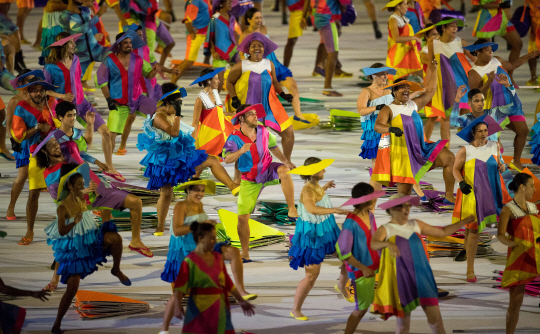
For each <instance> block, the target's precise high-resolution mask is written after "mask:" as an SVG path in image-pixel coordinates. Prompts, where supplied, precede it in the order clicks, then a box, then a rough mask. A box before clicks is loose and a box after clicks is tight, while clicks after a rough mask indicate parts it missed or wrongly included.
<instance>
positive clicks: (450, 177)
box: [433, 134, 526, 203]
mask: <svg viewBox="0 0 540 334" xmlns="http://www.w3.org/2000/svg"><path fill="white" fill-rule="evenodd" d="M525 136H526V134H525ZM454 159H455V156H454V153H452V152H450V151H449V150H448V149H447V148H446V147H445V148H443V149H442V150H441V153H439V156H438V157H437V159H435V163H434V164H433V166H434V167H442V168H443V179H444V184H445V187H446V189H445V191H446V194H445V198H446V199H447V200H448V201H450V202H452V203H455V202H456V199H455V197H454V184H455V183H456V179H455V178H454V174H453V173H452V168H453V167H454Z"/></svg>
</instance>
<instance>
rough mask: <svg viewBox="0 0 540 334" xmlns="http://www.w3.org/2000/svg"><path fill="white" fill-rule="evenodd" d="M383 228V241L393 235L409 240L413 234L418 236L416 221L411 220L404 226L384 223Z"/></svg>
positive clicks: (418, 229)
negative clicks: (384, 236) (384, 234)
mask: <svg viewBox="0 0 540 334" xmlns="http://www.w3.org/2000/svg"><path fill="white" fill-rule="evenodd" d="M383 226H384V228H385V229H386V239H385V241H386V240H388V239H390V238H391V237H393V236H395V235H397V236H398V237H402V238H405V239H409V238H410V236H411V235H412V234H413V233H418V234H420V226H418V222H417V221H416V219H411V220H409V221H407V223H406V224H404V225H398V224H392V223H386V224H384V225H383Z"/></svg>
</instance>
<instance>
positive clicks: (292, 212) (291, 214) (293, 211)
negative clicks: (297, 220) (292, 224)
mask: <svg viewBox="0 0 540 334" xmlns="http://www.w3.org/2000/svg"><path fill="white" fill-rule="evenodd" d="M288 216H289V217H299V215H298V212H297V211H296V208H295V207H292V208H290V209H289V213H288Z"/></svg>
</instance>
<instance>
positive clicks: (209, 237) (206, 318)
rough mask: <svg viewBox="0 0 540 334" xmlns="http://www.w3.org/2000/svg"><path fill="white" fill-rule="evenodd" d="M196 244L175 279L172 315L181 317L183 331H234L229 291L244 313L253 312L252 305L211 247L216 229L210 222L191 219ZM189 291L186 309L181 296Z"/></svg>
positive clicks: (251, 313) (229, 332) (230, 333)
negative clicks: (241, 293) (243, 295)
mask: <svg viewBox="0 0 540 334" xmlns="http://www.w3.org/2000/svg"><path fill="white" fill-rule="evenodd" d="M190 229H191V231H192V232H193V239H194V240H195V243H196V244H197V247H196V248H195V250H194V251H193V252H192V253H191V254H189V255H188V256H187V257H186V259H185V260H184V262H182V266H181V268H180V272H179V273H178V276H177V278H176V280H175V282H174V295H173V297H174V300H173V303H170V304H172V305H171V307H173V308H174V315H175V316H176V317H177V318H180V319H182V318H183V319H184V324H183V328H182V332H184V333H196V334H210V333H212V334H214V333H215V334H218V333H225V334H234V333H235V331H234V328H233V326H232V322H231V311H230V308H229V297H228V293H229V292H230V293H231V294H232V295H233V296H234V297H235V298H236V300H237V301H238V303H239V304H240V306H241V307H242V310H243V311H244V314H245V315H247V316H252V315H253V314H254V313H255V312H254V307H253V305H251V304H250V303H249V302H247V301H245V300H244V298H242V295H240V293H239V292H238V290H237V289H236V287H235V286H234V284H233V282H232V280H231V278H230V277H229V274H227V269H226V267H225V264H224V263H223V259H222V257H221V254H219V253H218V252H216V251H214V246H215V244H216V229H215V227H214V225H213V224H208V223H201V224H199V223H197V222H193V223H192V224H191V226H190ZM188 293H189V302H188V306H187V310H186V311H184V306H183V305H182V299H183V298H184V296H185V295H187V294H188Z"/></svg>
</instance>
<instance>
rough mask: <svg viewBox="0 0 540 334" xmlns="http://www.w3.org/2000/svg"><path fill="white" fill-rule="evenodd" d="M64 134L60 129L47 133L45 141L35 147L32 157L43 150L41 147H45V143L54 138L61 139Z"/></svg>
mask: <svg viewBox="0 0 540 334" xmlns="http://www.w3.org/2000/svg"><path fill="white" fill-rule="evenodd" d="M65 134H66V133H65V132H64V131H62V130H60V129H56V130H53V131H51V132H49V134H48V135H47V137H45V139H43V140H42V141H41V143H39V145H38V146H37V147H36V149H35V150H34V153H32V156H33V157H35V156H36V154H37V153H38V152H39V151H40V150H41V149H42V148H43V146H45V145H46V144H47V142H49V140H51V138H53V137H54V138H55V139H56V140H58V139H60V138H62V137H63V136H64V135H65Z"/></svg>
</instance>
